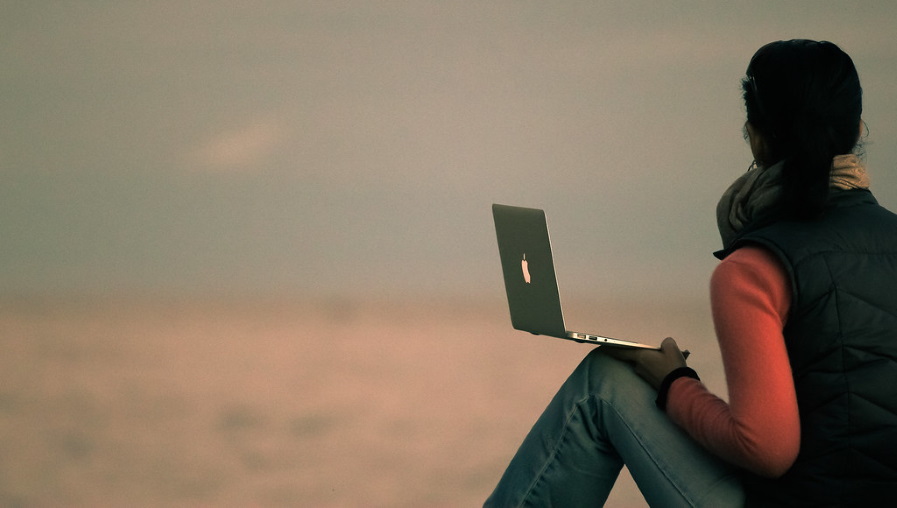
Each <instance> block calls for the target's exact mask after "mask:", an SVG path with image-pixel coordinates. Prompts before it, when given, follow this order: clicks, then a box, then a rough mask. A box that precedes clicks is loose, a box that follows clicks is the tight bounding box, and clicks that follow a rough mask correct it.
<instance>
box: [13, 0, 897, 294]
mask: <svg viewBox="0 0 897 508" xmlns="http://www.w3.org/2000/svg"><path fill="white" fill-rule="evenodd" d="M658 4H661V2H631V1H627V2H604V1H596V0H589V1H559V2H542V1H524V0H516V1H486V2H483V1H458V2H446V1H419V0H418V1H407V2H402V1H384V2H362V1H331V0H325V1H319V2H311V1H285V0H284V1H271V2H242V1H219V0H204V1H192V2H191V1H180V0H178V1H154V2H146V1H121V0H116V1H81V2H56V1H40V2H4V3H3V4H2V6H0V68H2V76H0V92H2V96H0V115H2V119H3V121H2V123H0V175H2V185H0V292H3V293H7V294H10V293H12V294H15V293H22V292H55V291H66V292H68V291H92V292H96V291H99V292H118V291H127V290H138V291H141V290H153V291H198V292H206V291H245V290H251V291H261V292H268V291H277V292H287V293H295V294H308V295H318V294H324V295H351V294H368V295H369V294H378V293H382V294H387V295H393V294H397V293H405V292H413V293H435V294H476V295H481V294H489V293H494V294H501V291H502V289H501V277H500V271H499V267H498V255H497V249H496V246H495V239H494V233H493V230H492V222H491V215H490V205H491V204H492V203H493V202H502V203H507V204H518V205H525V206H539V207H544V208H546V210H547V211H548V214H549V221H550V226H551V229H552V235H553V242H554V248H555V251H556V257H557V259H558V261H559V263H560V268H559V272H560V273H559V277H560V279H561V284H562V286H563V288H562V290H563V291H564V292H569V293H585V294H586V295H589V294H596V295H597V294H602V295H604V294H611V293H613V292H624V293H627V294H634V295H642V294H649V293H651V292H654V293H663V294H666V295H671V294H678V293H682V294H684V295H695V294H701V293H702V292H704V291H705V288H706V284H707V277H708V276H709V273H710V270H712V268H713V266H714V264H715V261H714V259H713V258H712V257H711V255H710V253H711V251H713V250H715V249H716V248H718V245H719V240H718V237H717V233H716V229H715V220H714V216H713V211H714V207H715V205H716V201H717V199H718V198H719V195H720V193H721V192H722V191H723V190H724V188H725V187H726V186H727V185H728V184H729V183H730V182H731V180H732V179H734V178H735V177H736V176H737V175H738V174H740V173H741V172H742V171H744V170H745V169H746V168H747V166H748V164H749V163H750V161H751V157H750V154H749V150H748V148H747V145H746V143H745V142H744V140H743V139H742V134H741V127H742V123H743V121H744V119H743V116H744V112H743V106H742V104H741V101H740V96H739V79H740V78H741V76H742V74H743V72H744V69H745V67H746V65H747V62H748V60H749V59H750V57H751V55H752V54H753V52H754V51H755V50H756V49H757V48H758V47H759V46H761V45H762V44H764V43H766V42H769V41H771V40H777V39H790V38H814V39H827V40H831V41H833V42H835V43H837V44H839V45H840V46H841V47H842V48H844V49H845V50H846V51H847V52H848V53H849V54H851V56H852V57H853V58H854V60H855V62H856V64H857V67H858V69H859V72H860V77H861V80H862V82H863V86H864V90H865V100H866V102H865V108H866V114H865V119H866V122H867V124H868V126H869V128H870V130H871V135H870V137H869V140H868V146H867V152H868V162H869V166H870V171H871V174H872V179H873V190H875V191H876V195H877V196H878V198H879V200H880V201H881V202H883V203H884V204H885V205H888V206H890V207H891V208H897V173H895V170H897V147H895V145H894V140H895V139H897V126H895V125H897V85H895V83H897V79H895V78H897V30H895V27H897V7H895V5H897V3H894V2H890V1H880V2H856V1H851V2H829V1H807V2H778V1H763V2H722V1H720V2H711V1H708V2H667V3H662V4H661V5H658Z"/></svg>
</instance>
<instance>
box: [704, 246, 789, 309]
mask: <svg viewBox="0 0 897 508" xmlns="http://www.w3.org/2000/svg"><path fill="white" fill-rule="evenodd" d="M710 290H711V298H712V299H713V300H714V303H716V304H723V305H726V304H727V303H734V302H741V303H745V301H751V302H753V303H754V305H757V304H760V305H761V306H762V307H765V308H767V309H769V310H772V311H773V312H775V313H776V314H779V315H780V316H781V317H782V318H784V317H785V316H786V315H787V313H788V309H789V308H790V305H791V277H790V275H789V272H788V270H787V269H786V268H785V266H784V265H783V264H782V262H781V260H780V258H779V257H778V256H777V255H776V254H774V253H773V252H771V251H770V250H769V249H767V248H765V247H762V246H759V245H746V246H744V247H742V248H740V249H738V250H736V251H735V252H733V253H732V254H730V255H729V256H727V257H726V258H725V259H724V260H722V261H721V262H720V263H719V265H717V267H716V269H715V270H714V272H713V277H712V278H711V285H710Z"/></svg>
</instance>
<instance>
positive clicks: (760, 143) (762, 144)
mask: <svg viewBox="0 0 897 508" xmlns="http://www.w3.org/2000/svg"><path fill="white" fill-rule="evenodd" d="M744 129H745V131H747V135H748V141H749V142H750V144H751V154H752V155H753V156H754V160H755V161H757V164H759V165H760V166H761V167H762V166H765V165H766V164H765V163H766V162H767V160H766V159H767V158H768V156H769V145H768V144H767V142H766V137H765V136H763V134H762V133H761V132H760V131H759V130H757V128H755V127H754V126H753V125H752V124H751V123H750V122H747V123H745V124H744Z"/></svg>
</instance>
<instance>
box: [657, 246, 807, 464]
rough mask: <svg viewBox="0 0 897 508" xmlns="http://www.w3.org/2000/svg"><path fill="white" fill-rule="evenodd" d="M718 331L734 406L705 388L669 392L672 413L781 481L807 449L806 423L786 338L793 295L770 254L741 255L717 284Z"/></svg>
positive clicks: (687, 384)
mask: <svg viewBox="0 0 897 508" xmlns="http://www.w3.org/2000/svg"><path fill="white" fill-rule="evenodd" d="M710 295H711V306H712V311H713V323H714V327H715V328H716V335H717V339H718V341H719V347H720V350H721V353H722V360H723V366H724V368H725V373H726V384H727V386H728V391H729V402H728V404H727V403H726V402H725V401H723V400H722V399H720V398H719V397H717V396H715V395H713V394H712V393H710V392H709V391H708V390H707V388H706V387H705V386H704V385H703V384H702V383H701V382H700V381H698V380H696V379H691V378H680V379H678V380H676V381H675V382H674V383H673V384H672V386H671V387H670V391H669V396H668V399H667V413H668V414H669V416H670V418H671V419H672V420H673V421H674V422H676V423H677V424H678V425H679V426H681V427H682V428H683V429H685V431H686V432H688V434H689V435H691V436H692V437H693V438H694V439H695V440H696V441H698V442H699V443H701V444H702V445H703V446H704V447H705V448H707V449H709V450H710V451H711V452H713V453H714V454H716V455H718V456H720V457H722V458H723V459H725V460H727V461H728V462H731V463H733V464H736V465H739V466H741V467H743V468H745V469H747V470H749V471H751V472H754V473H756V474H759V475H762V476H767V477H778V476H781V475H782V474H784V473H785V472H786V471H787V470H788V468H789V467H791V465H792V464H793V463H794V460H795V458H796V457H797V452H798V449H799V448H800V418H799V415H798V409H797V398H796V396H795V392H794V381H793V379H792V377H791V365H790V363H789V361H788V353H787V351H786V349H785V341H784V337H783V335H782V329H783V328H784V325H785V321H786V319H787V316H788V309H789V308H790V305H791V289H790V283H789V279H788V275H787V273H786V271H785V270H784V268H783V267H782V266H781V264H780V262H779V261H778V259H776V258H775V257H774V256H773V255H772V254H771V253H770V252H768V251H766V250H764V249H762V248H760V247H745V248H741V249H739V250H737V251H735V252H734V253H732V254H731V255H729V256H728V257H727V258H726V259H724V260H723V261H722V262H721V263H720V264H719V265H718V266H717V268H716V270H715V271H714V273H713V276H712V278H711V282H710Z"/></svg>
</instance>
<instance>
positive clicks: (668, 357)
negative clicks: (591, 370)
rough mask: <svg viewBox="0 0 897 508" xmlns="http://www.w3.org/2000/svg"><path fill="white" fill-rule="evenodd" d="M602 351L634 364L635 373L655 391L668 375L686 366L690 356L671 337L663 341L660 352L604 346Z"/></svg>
mask: <svg viewBox="0 0 897 508" xmlns="http://www.w3.org/2000/svg"><path fill="white" fill-rule="evenodd" d="M602 350H603V351H604V352H605V353H606V354H607V355H608V356H611V357H613V358H616V359H618V360H623V361H624V362H629V363H631V364H633V366H634V367H635V373H636V374H638V375H639V376H641V377H642V378H644V379H645V381H647V382H648V383H649V384H650V385H651V386H653V387H654V389H655V390H656V389H658V388H659V387H660V383H661V382H663V379H664V378H665V377H667V374H669V373H670V372H672V371H674V370H676V369H678V368H679V367H685V366H686V363H685V357H686V355H687V354H688V352H687V351H686V353H685V354H683V353H682V351H680V350H679V346H678V345H677V344H676V341H675V340H673V339H672V338H670V337H667V338H666V339H664V340H663V342H662V343H661V344H660V350H656V349H629V348H619V347H612V346H604V347H602Z"/></svg>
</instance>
